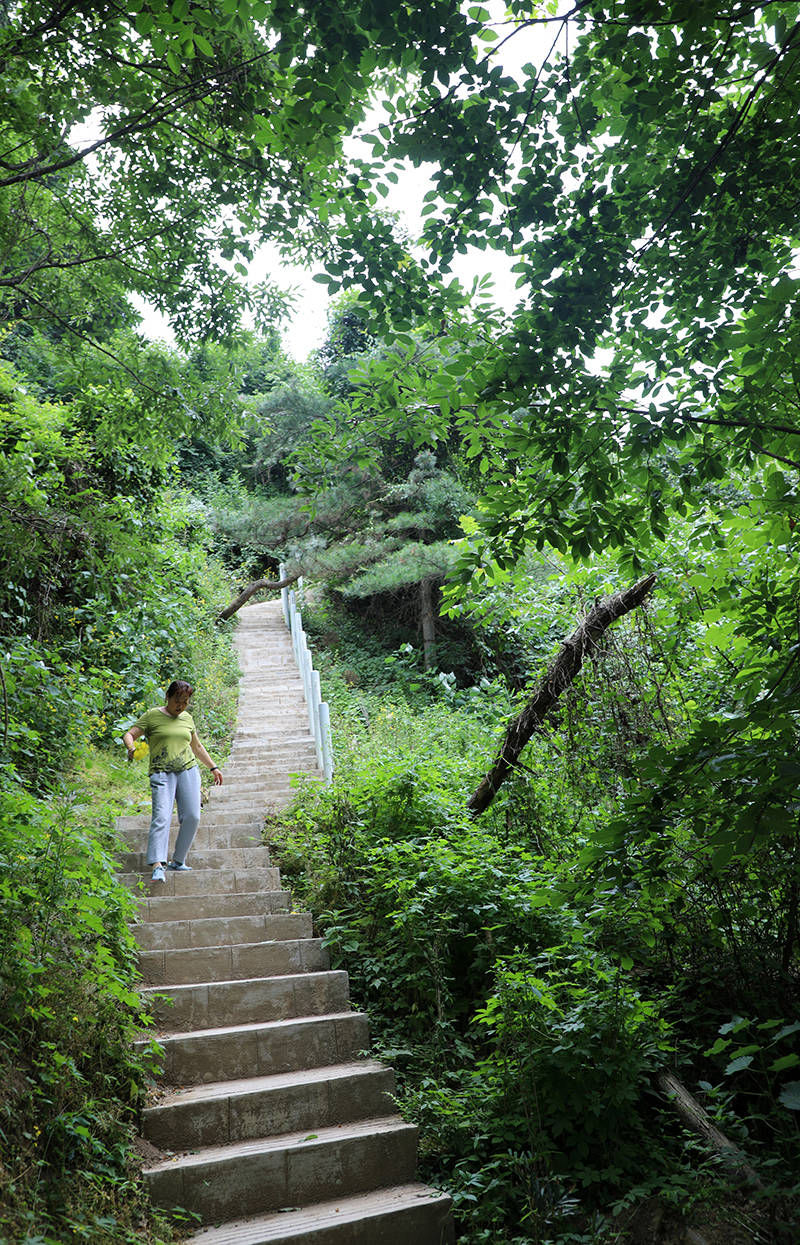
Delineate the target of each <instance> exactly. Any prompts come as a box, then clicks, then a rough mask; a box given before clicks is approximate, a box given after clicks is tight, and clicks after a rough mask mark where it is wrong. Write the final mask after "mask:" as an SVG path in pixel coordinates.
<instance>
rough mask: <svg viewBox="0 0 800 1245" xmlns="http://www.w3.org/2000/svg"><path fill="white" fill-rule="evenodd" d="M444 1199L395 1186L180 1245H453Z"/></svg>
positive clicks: (246, 1222) (240, 1223)
mask: <svg viewBox="0 0 800 1245" xmlns="http://www.w3.org/2000/svg"><path fill="white" fill-rule="evenodd" d="M454 1240H455V1237H454V1233H453V1222H452V1219H451V1217H450V1198H449V1197H448V1196H447V1195H446V1194H444V1193H439V1192H437V1190H436V1189H429V1188H426V1187H425V1185H420V1184H408V1185H397V1186H393V1187H392V1188H389V1189H377V1190H375V1191H373V1192H370V1193H364V1194H358V1195H357V1196H355V1197H337V1198H336V1199H335V1200H333V1201H328V1202H317V1203H316V1204H315V1205H314V1206H311V1207H303V1208H299V1209H294V1210H285V1211H280V1212H279V1213H278V1214H271V1215H258V1216H256V1217H254V1218H252V1219H242V1220H236V1221H234V1222H233V1223H225V1224H221V1225H220V1226H219V1227H214V1228H204V1229H202V1230H201V1231H200V1232H196V1233H194V1235H193V1236H190V1237H188V1238H187V1240H186V1241H185V1245H453V1242H454Z"/></svg>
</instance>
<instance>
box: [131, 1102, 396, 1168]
mask: <svg viewBox="0 0 800 1245" xmlns="http://www.w3.org/2000/svg"><path fill="white" fill-rule="evenodd" d="M409 1131H416V1126H415V1125H414V1124H407V1123H406V1121H405V1120H404V1119H403V1118H402V1116H400V1115H386V1116H381V1117H379V1118H373V1119H368V1120H356V1121H355V1122H353V1123H349V1124H333V1125H330V1124H328V1125H326V1126H325V1127H324V1128H318V1129H316V1130H315V1131H313V1132H310V1131H309V1130H308V1129H307V1128H305V1129H303V1130H302V1131H300V1132H292V1133H281V1134H278V1135H277V1136H274V1137H255V1138H253V1140H251V1141H232V1142H228V1143H227V1144H226V1145H222V1146H203V1147H202V1148H200V1149H198V1150H186V1151H184V1152H182V1153H176V1154H172V1155H170V1156H169V1157H167V1158H165V1159H162V1160H161V1162H159V1163H153V1164H152V1165H150V1166H147V1167H145V1168H144V1169H143V1170H144V1174H145V1175H151V1174H153V1173H155V1172H159V1171H165V1170H169V1169H171V1168H174V1167H175V1166H176V1164H179V1165H180V1166H182V1167H202V1166H204V1165H205V1164H207V1163H215V1162H235V1161H236V1160H238V1159H241V1158H245V1157H246V1156H247V1155H250V1154H274V1153H276V1152H278V1151H281V1150H297V1149H299V1148H300V1147H301V1146H303V1145H309V1144H311V1143H312V1142H314V1143H315V1144H317V1145H320V1144H321V1145H324V1144H326V1143H329V1144H336V1143H339V1142H341V1141H342V1140H343V1139H344V1138H359V1137H372V1136H379V1135H381V1134H385V1133H402V1132H409Z"/></svg>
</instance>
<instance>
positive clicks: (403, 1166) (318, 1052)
mask: <svg viewBox="0 0 800 1245" xmlns="http://www.w3.org/2000/svg"><path fill="white" fill-rule="evenodd" d="M239 619H240V621H239V627H238V629H237V636H236V643H237V648H238V651H239V661H240V665H241V668H242V671H243V675H242V681H241V687H240V700H239V722H238V728H237V732H236V736H235V739H234V744H233V750H232V753H231V757H230V760H229V761H228V763H227V764H226V765H225V770H224V779H225V781H224V785H223V786H222V787H218V788H213V789H212V791H211V793H210V797H209V804H208V807H207V809H206V810H205V812H204V815H203V819H202V821H201V825H200V830H199V832H198V836H197V839H196V840H195V846H194V847H193V849H192V852H191V855H190V863H191V864H192V866H193V872H192V873H184V874H174V873H169V872H168V874H167V882H166V883H165V884H155V885H154V884H152V883H150V881H149V870H147V869H146V866H145V860H144V854H143V852H142V851H137V850H135V848H136V847H137V846H139V845H142V846H143V844H144V840H145V839H146V832H147V825H148V821H149V818H148V817H146V816H143V817H131V818H121V819H120V820H119V822H118V829H119V832H120V834H121V836H122V837H123V838H124V839H125V841H126V843H127V845H128V846H129V848H130V849H131V850H129V851H128V852H126V853H125V854H124V856H123V857H122V861H121V863H122V868H123V870H124V871H125V873H124V876H125V878H126V880H127V881H128V882H129V883H130V884H131V885H133V886H136V887H141V882H142V871H144V885H145V894H144V896H143V898H142V902H141V920H140V924H138V925H137V926H136V935H137V938H138V941H139V945H140V947H141V967H142V974H143V977H144V982H145V986H144V990H143V993H144V994H145V995H146V996H147V997H148V998H149V999H150V1001H151V1007H152V1014H153V1016H154V1018H155V1021H156V1026H157V1033H158V1038H159V1041H160V1042H161V1043H162V1044H163V1047H164V1061H163V1062H164V1070H163V1075H162V1083H161V1085H160V1086H159V1088H158V1089H157V1091H156V1094H155V1096H154V1101H153V1102H152V1104H151V1105H150V1106H148V1107H147V1109H146V1110H145V1113H144V1133H145V1137H146V1138H147V1139H148V1140H149V1142H150V1143H151V1144H152V1145H153V1146H154V1147H156V1149H157V1151H158V1152H159V1153H160V1156H161V1157H160V1158H159V1159H158V1161H153V1162H152V1163H151V1164H150V1166H148V1167H147V1168H146V1169H145V1172H144V1175H145V1178H146V1180H147V1182H148V1184H149V1186H150V1192H151V1197H152V1199H153V1201H154V1202H155V1203H156V1204H158V1205H160V1206H163V1207H165V1208H171V1207H175V1206H181V1207H183V1208H185V1209H186V1210H188V1211H191V1212H192V1213H193V1214H195V1215H197V1216H198V1217H199V1223H200V1225H202V1226H201V1228H200V1230H198V1231H197V1232H196V1233H195V1235H194V1236H192V1237H191V1241H193V1242H196V1243H197V1245H267V1243H269V1245H282V1243H285V1245H289V1243H290V1242H291V1243H292V1245H451V1243H452V1241H453V1227H452V1221H451V1216H450V1203H449V1199H448V1198H447V1197H446V1196H445V1195H443V1194H441V1193H439V1192H438V1191H437V1190H433V1189H429V1188H426V1187H425V1186H423V1185H420V1184H418V1183H415V1178H414V1171H415V1166H416V1147H417V1130H416V1128H414V1127H412V1126H411V1125H409V1124H406V1123H405V1122H404V1121H403V1120H402V1119H401V1118H400V1117H399V1116H398V1115H397V1114H396V1112H395V1110H394V1107H393V1103H392V1100H391V1093H392V1090H393V1086H394V1077H393V1073H392V1071H391V1069H389V1068H387V1067H384V1066H383V1065H382V1064H379V1063H377V1062H375V1061H374V1060H372V1059H370V1058H369V1057H368V1056H366V1055H365V1053H364V1052H365V1048H366V1046H367V1043H368V1034H367V1022H366V1017H365V1016H363V1015H360V1014H359V1013H357V1012H353V1011H352V1010H351V1009H350V1003H349V996H348V981H347V974H346V973H344V972H331V971H330V970H329V967H328V958H327V954H326V952H325V949H324V948H323V946H322V944H321V942H320V940H319V939H317V938H314V937H313V934H312V928H311V917H310V915H309V914H308V913H302V912H292V911H291V910H290V908H291V905H290V900H289V896H288V895H287V893H286V892H285V891H283V890H282V889H281V884H280V876H279V872H278V870H277V869H275V868H273V867H272V866H271V865H270V860H269V851H268V849H267V848H266V847H264V846H262V845H261V829H262V826H263V823H264V816H265V814H266V813H267V812H269V811H270V810H275V809H279V808H281V807H283V806H285V805H286V804H287V803H288V802H289V800H290V799H291V794H292V793H291V788H290V785H289V774H290V773H291V772H303V773H305V774H306V775H308V776H309V780H313V779H314V778H315V777H318V775H317V769H316V759H315V755H314V747H313V744H312V740H311V735H310V732H309V729H308V718H307V715H306V711H305V705H304V702H303V700H302V688H301V683H300V678H299V675H298V673H297V670H296V667H295V665H294V660H293V656H292V648H291V640H290V638H289V635H288V632H287V631H286V629H285V627H284V624H283V619H282V616H281V611H280V605H279V604H277V603H274V604H273V603H268V604H265V605H254V606H249V607H246V608H245V609H243V610H242V611H241V612H240V615H239Z"/></svg>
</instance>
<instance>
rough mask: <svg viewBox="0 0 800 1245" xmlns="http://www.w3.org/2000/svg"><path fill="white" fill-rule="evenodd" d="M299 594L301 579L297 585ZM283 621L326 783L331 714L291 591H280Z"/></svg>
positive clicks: (328, 779)
mask: <svg viewBox="0 0 800 1245" xmlns="http://www.w3.org/2000/svg"><path fill="white" fill-rule="evenodd" d="M280 577H281V579H285V578H286V567H285V566H284V565H283V563H281V564H280ZM297 586H298V590H299V591H300V592H302V590H303V580H302V578H300V579H298V581H297ZM281 605H282V607H283V618H284V622H285V623H286V626H287V628H288V629H289V631H290V632H291V636H292V649H293V651H294V659H295V661H296V662H297V667H298V669H299V671H300V677H301V678H302V680H303V695H304V697H305V700H306V704H307V705H308V725H309V728H310V730H311V734H312V735H313V737H314V747H315V748H316V752H317V765H318V766H319V768H320V769H321V770H322V775H323V778H324V780H325V782H326V783H330V782H331V780H332V779H333V740H332V737H331V714H330V708H329V706H328V703H327V701H324V700H323V699H322V690H321V688H320V679H319V671H317V670H315V669H314V663H313V658H312V656H311V649H310V648H309V645H308V637H307V636H306V633H305V631H304V630H303V616H302V614H301V612H300V610H299V609H298V608H297V596H296V593H295V591H294V589H293V588H281Z"/></svg>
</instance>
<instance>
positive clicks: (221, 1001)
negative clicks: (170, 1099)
mask: <svg viewBox="0 0 800 1245" xmlns="http://www.w3.org/2000/svg"><path fill="white" fill-rule="evenodd" d="M140 994H141V996H142V998H143V999H145V1000H146V1001H149V1003H150V1014H151V1016H152V1018H153V1021H154V1023H155V1024H156V1025H157V1026H158V1027H159V1028H160V1029H161V1028H163V1029H165V1030H169V1031H170V1032H173V1033H174V1032H176V1031H179V1032H187V1033H188V1032H197V1031H199V1030H203V1029H214V1028H220V1027H224V1026H226V1025H241V1024H255V1023H257V1022H259V1021H261V1022H264V1021H270V1020H280V1019H287V1020H288V1019H291V1018H294V1019H297V1018H298V1017H300V1016H323V1015H331V1014H332V1013H336V1012H344V1011H347V1009H348V1007H349V1003H350V994H349V989H348V979H347V973H345V972H343V971H342V970H341V969H340V970H337V971H335V972H319V973H294V974H289V973H285V974H284V975H283V976H280V977H248V978H243V979H241V980H239V981H218V982H193V983H187V984H185V985H179V986H170V988H169V991H168V992H167V991H165V990H164V988H163V987H162V986H157V987H153V986H149V987H146V988H145V989H143V990H140Z"/></svg>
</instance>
